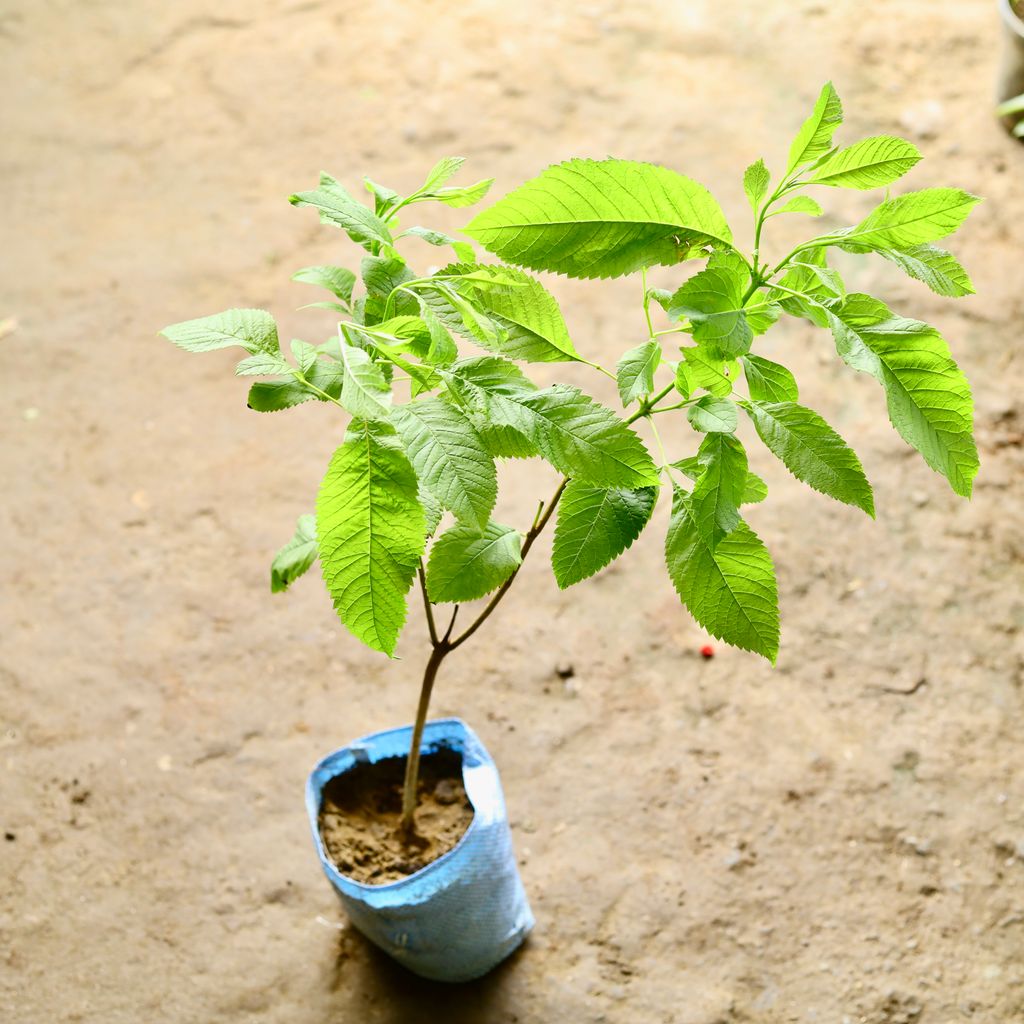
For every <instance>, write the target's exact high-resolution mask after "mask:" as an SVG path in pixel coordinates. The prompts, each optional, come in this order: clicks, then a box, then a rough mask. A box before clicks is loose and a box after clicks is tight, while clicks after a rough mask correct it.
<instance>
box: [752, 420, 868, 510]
mask: <svg viewBox="0 0 1024 1024" xmlns="http://www.w3.org/2000/svg"><path fill="white" fill-rule="evenodd" d="M744 408H745V409H746V411H747V413H748V414H749V416H750V418H751V420H752V421H753V424H754V427H755V429H756V430H757V433H758V435H759V436H760V438H761V440H762V441H764V443H765V445H766V446H767V448H768V449H769V451H771V452H772V453H773V454H774V455H775V456H776V457H777V458H778V459H779V460H780V461H781V462H782V464H783V465H784V466H785V467H786V468H787V469H788V470H789V471H790V472H791V473H792V474H793V476H795V477H796V478H797V479H798V480H802V481H803V482H804V483H805V484H807V485H808V486H809V487H812V488H814V490H816V491H820V492H821V493H822V494H827V495H828V496H829V497H831V498H835V499H836V500H837V501H842V502H845V503H846V504H847V505H853V506H855V507H856V508H859V509H863V510H864V511H865V512H867V514H868V515H869V516H871V517H874V514H875V503H874V497H873V495H872V493H871V485H870V484H869V483H868V479H867V477H866V476H865V475H864V470H863V468H862V467H861V464H860V459H858V458H857V455H856V453H855V452H854V451H853V449H852V448H850V447H849V445H847V443H846V442H845V441H844V440H843V439H842V438H841V437H840V436H839V435H838V434H837V433H836V432H835V431H834V430H833V429H832V428H831V427H830V426H829V425H828V424H827V423H826V422H825V421H824V420H823V419H822V418H821V417H820V416H819V415H818V414H817V413H816V412H814V411H813V410H812V409H808V408H806V407H805V406H802V405H797V403H796V402H751V403H749V404H747V403H744Z"/></svg>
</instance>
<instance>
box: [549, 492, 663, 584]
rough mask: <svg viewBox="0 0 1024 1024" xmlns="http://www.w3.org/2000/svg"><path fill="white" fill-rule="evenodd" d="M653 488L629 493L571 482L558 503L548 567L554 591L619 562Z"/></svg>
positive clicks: (644, 516) (644, 517) (647, 512)
mask: <svg viewBox="0 0 1024 1024" xmlns="http://www.w3.org/2000/svg"><path fill="white" fill-rule="evenodd" d="M657 500H658V488H657V487H641V488H638V489H636V490H628V489H626V488H623V487H592V486H591V485H590V484H584V483H580V482H579V481H578V480H570V481H569V483H568V485H567V486H566V488H565V492H564V493H563V494H562V499H561V501H560V502H559V503H558V522H557V524H556V526H555V541H554V546H553V547H552V550H551V567H552V569H553V570H554V573H555V579H556V581H557V582H558V585H559V587H561V589H562V590H565V588H566V587H569V586H572V584H574V583H579V582H580V580H585V579H587V578H588V577H589V576H593V575H594V573H596V572H598V571H599V570H601V569H603V568H604V567H605V566H606V565H608V564H609V562H611V561H612V560H613V559H615V558H618V556H619V555H621V554H622V552H623V551H625V550H626V549H627V548H628V547H629V546H630V545H631V544H632V543H633V541H635V540H636V539H637V537H639V536H640V533H641V531H642V530H643V528H644V527H645V526H646V525H647V521H648V520H649V519H650V518H651V513H652V512H653V511H654V505H655V503H656V502H657Z"/></svg>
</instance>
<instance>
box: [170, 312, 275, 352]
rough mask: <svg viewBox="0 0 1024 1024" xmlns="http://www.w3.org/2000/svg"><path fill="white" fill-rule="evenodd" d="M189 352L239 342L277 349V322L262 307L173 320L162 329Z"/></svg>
mask: <svg viewBox="0 0 1024 1024" xmlns="http://www.w3.org/2000/svg"><path fill="white" fill-rule="evenodd" d="M160 333H161V334H162V335H163V336H164V337H165V338H167V339H168V340H169V341H173V342H174V344H175V345H177V346H178V347H179V348H183V349H185V350H186V351H187V352H212V351H213V350H214V349H218V348H231V347H232V346H234V345H237V346H238V347H239V348H244V349H245V350H246V352H250V353H252V354H253V355H255V354H256V353H257V352H271V353H273V352H277V351H278V347H279V346H278V340H277V324H275V323H274V318H273V317H272V316H271V315H270V314H269V313H265V312H264V311H263V310H262V309H228V310H225V311H224V312H223V313H216V314H214V315H213V316H204V317H200V318H199V319H198V320H185V321H183V322H182V323H180V324H171V325H170V327H165V328H164V329H163V330H162V331H161V332H160Z"/></svg>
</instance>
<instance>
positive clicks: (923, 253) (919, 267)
mask: <svg viewBox="0 0 1024 1024" xmlns="http://www.w3.org/2000/svg"><path fill="white" fill-rule="evenodd" d="M873 251H874V252H876V253H878V255H879V256H884V257H885V258H886V259H887V260H889V262H890V263H895V264H896V266H897V267H899V268H900V270H902V271H903V273H905V274H906V275H907V276H908V277H912V278H914V279H915V280H918V281H923V282H924V283H925V284H926V285H927V286H928V287H929V288H930V289H931V290H932V291H933V292H935V294H936V295H945V296H947V297H948V298H959V297H960V296H961V295H973V294H974V285H973V284H972V283H971V279H970V277H968V276H967V271H966V270H964V268H963V267H962V266H961V265H960V262H959V261H958V260H957V258H956V257H955V256H954V255H953V254H952V253H951V252H947V251H946V250H945V249H940V248H939V247H938V246H935V245H927V244H925V245H915V246H912V247H911V248H909V249H874V250H873Z"/></svg>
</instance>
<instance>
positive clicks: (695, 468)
mask: <svg viewBox="0 0 1024 1024" xmlns="http://www.w3.org/2000/svg"><path fill="white" fill-rule="evenodd" d="M718 437H721V438H725V439H729V435H728V434H709V435H708V437H707V440H709V441H710V440H712V439H713V438H718ZM672 468H673V469H678V470H679V471H680V472H681V473H684V474H685V475H686V476H688V477H689V478H690V479H691V480H694V481H696V480H699V479H700V477H701V474H702V473H703V472H704V470H705V463H704V462H702V461H701V460H700V459H699V458H698V457H697V456H696V455H691V456H690V457H689V458H686V459H680V460H679V461H678V462H673V463H672ZM767 497H768V485H767V484H766V483H765V482H764V481H763V480H762V479H761V478H760V477H759V476H758V475H757V474H756V473H751V472H750V470H749V469H748V470H747V480H746V483H745V484H744V487H743V500H742V501H741V502H740V504H741V505H756V504H757V503H758V502H759V501H764V499H765V498H767Z"/></svg>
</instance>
